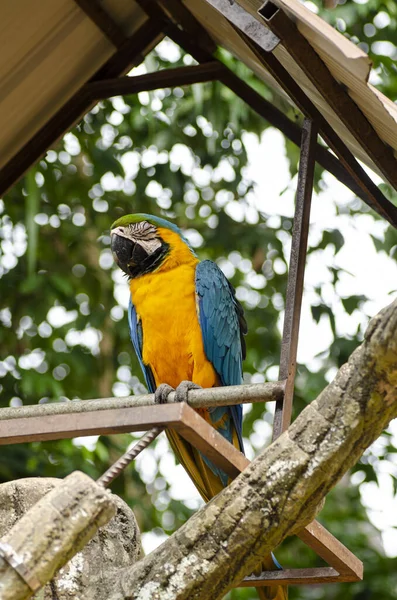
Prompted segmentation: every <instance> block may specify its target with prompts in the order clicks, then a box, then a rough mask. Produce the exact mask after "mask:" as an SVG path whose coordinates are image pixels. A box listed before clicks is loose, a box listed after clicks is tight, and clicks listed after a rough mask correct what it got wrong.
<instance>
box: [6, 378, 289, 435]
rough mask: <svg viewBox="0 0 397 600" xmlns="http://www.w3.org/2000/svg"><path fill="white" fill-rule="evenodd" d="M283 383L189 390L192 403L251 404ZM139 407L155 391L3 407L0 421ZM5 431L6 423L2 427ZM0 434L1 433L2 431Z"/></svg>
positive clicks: (267, 398)
mask: <svg viewBox="0 0 397 600" xmlns="http://www.w3.org/2000/svg"><path fill="white" fill-rule="evenodd" d="M284 385H285V384H284V382H283V381H276V382H275V383H252V384H246V385H237V386H227V387H219V388H207V389H203V390H190V391H189V396H188V397H189V402H188V404H189V406H191V407H192V408H205V407H209V406H228V405H232V404H250V403H253V402H275V401H277V400H280V398H282V397H283V394H284ZM174 395H175V394H174V392H171V394H170V395H169V396H168V404H173V403H174ZM137 406H152V407H154V406H155V407H156V408H158V406H159V405H158V404H156V403H155V402H154V394H144V395H142V396H125V397H124V398H99V399H95V400H79V401H73V400H72V401H70V402H59V403H56V404H34V405H29V406H19V407H16V408H2V409H0V422H1V421H6V420H7V421H8V420H11V419H21V418H31V417H41V416H50V415H71V414H73V413H76V414H77V413H86V412H94V411H98V410H111V409H113V408H134V407H137ZM1 430H2V431H3V426H1ZM0 437H1V434H0Z"/></svg>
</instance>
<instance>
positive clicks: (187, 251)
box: [110, 213, 194, 279]
mask: <svg viewBox="0 0 397 600" xmlns="http://www.w3.org/2000/svg"><path fill="white" fill-rule="evenodd" d="M110 235H111V249H112V253H113V257H114V260H115V262H116V263H117V265H118V266H119V267H120V269H122V270H123V271H124V273H126V274H127V275H128V276H129V277H130V278H132V279H134V278H135V277H138V276H140V275H144V274H146V273H151V272H152V271H155V270H156V269H158V268H160V266H161V265H162V264H163V263H164V262H165V261H166V260H167V259H169V257H170V256H171V255H174V259H175V258H177V260H178V262H184V257H186V258H187V257H188V256H190V257H191V256H192V254H193V255H194V253H193V250H192V248H191V247H190V246H189V243H188V242H187V240H186V239H185V238H184V237H183V235H182V232H181V230H180V229H179V228H178V227H177V226H176V225H174V224H173V223H170V222H169V221H166V220H165V219H161V218H160V217H155V216H153V215H147V214H143V213H141V214H135V215H125V216H124V217H121V218H120V219H118V220H117V221H115V222H114V223H113V225H112V227H111V231H110Z"/></svg>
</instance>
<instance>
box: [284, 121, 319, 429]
mask: <svg viewBox="0 0 397 600" xmlns="http://www.w3.org/2000/svg"><path fill="white" fill-rule="evenodd" d="M316 142H317V129H316V127H315V125H314V124H313V122H312V121H311V120H310V119H305V121H304V123H303V129H302V142H301V154H300V163H299V173H298V187H297V193H296V206H295V217H294V228H293V232H292V243H291V257H290V265H289V273H288V285H287V298H286V304H285V316H284V328H283V339H282V343H281V357H280V371H279V379H280V380H281V381H284V380H286V385H285V393H284V398H283V399H282V400H278V401H277V403H276V411H275V415H274V423H273V440H274V439H276V438H277V437H278V436H279V435H280V434H281V433H282V432H283V431H285V430H286V429H288V426H289V424H290V423H291V414H292V400H293V395H294V382H295V373H296V355H297V350H298V336H299V322H300V314H301V305H302V294H303V280H304V276H305V262H306V250H307V238H308V233H309V220H310V206H311V198H312V190H313V176H314V166H315V149H316Z"/></svg>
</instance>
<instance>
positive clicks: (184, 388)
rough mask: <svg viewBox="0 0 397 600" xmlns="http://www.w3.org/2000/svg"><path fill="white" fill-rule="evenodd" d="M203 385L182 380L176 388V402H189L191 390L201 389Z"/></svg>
mask: <svg viewBox="0 0 397 600" xmlns="http://www.w3.org/2000/svg"><path fill="white" fill-rule="evenodd" d="M201 389H202V387H201V385H197V383H193V381H181V383H180V384H179V385H178V387H177V388H176V389H175V402H187V400H188V395H189V390H201Z"/></svg>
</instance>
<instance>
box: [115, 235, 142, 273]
mask: <svg viewBox="0 0 397 600" xmlns="http://www.w3.org/2000/svg"><path fill="white" fill-rule="evenodd" d="M110 247H111V250H112V254H113V258H114V260H115V262H116V264H117V265H118V266H119V267H120V269H122V270H123V271H124V273H126V274H127V275H128V276H129V277H133V276H134V275H136V273H137V271H139V267H140V265H141V263H142V262H143V261H144V260H145V259H146V258H147V257H148V253H147V252H146V251H145V250H144V249H143V248H142V246H141V245H140V244H139V243H138V242H134V241H132V240H130V239H128V238H126V237H124V236H122V235H118V234H117V233H116V232H111V242H110Z"/></svg>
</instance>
